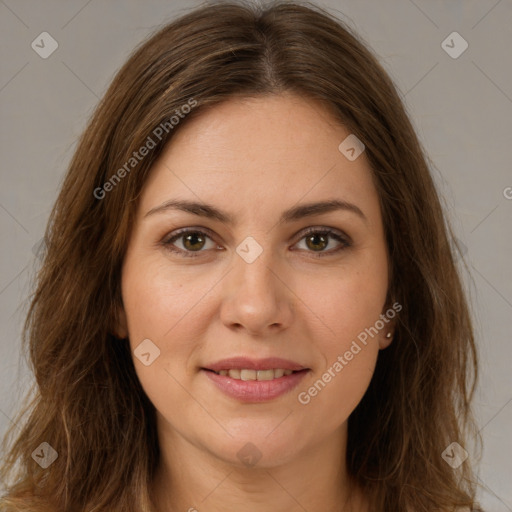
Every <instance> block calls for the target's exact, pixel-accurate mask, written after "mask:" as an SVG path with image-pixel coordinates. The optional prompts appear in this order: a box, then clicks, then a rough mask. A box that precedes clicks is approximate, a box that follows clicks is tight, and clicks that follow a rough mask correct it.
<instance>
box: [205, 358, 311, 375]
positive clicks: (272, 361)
mask: <svg viewBox="0 0 512 512" xmlns="http://www.w3.org/2000/svg"><path fill="white" fill-rule="evenodd" d="M204 368H205V369H206V370H213V371H216V372H219V371H220V370H244V369H247V370H269V369H277V368H280V369H283V370H292V371H299V370H305V369H307V368H306V367H305V366H302V365H301V364H299V363H295V362H294V361H289V360H287V359H281V358H280V357H266V358H265V359H249V358H248V357H230V358H228V359H222V360H221V361H217V362H216V363H212V364H209V365H208V366H205V367H204Z"/></svg>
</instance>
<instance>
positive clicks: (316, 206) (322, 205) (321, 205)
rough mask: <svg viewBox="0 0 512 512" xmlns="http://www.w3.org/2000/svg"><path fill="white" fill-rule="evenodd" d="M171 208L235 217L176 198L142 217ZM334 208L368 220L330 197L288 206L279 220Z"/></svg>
mask: <svg viewBox="0 0 512 512" xmlns="http://www.w3.org/2000/svg"><path fill="white" fill-rule="evenodd" d="M172 210H180V211H184V212H187V213H192V214H194V215H198V216H200V217H206V218H209V219H214V220H218V221H220V222H222V223H223V224H235V219H234V217H233V216H232V215H230V214H229V213H227V212H225V211H222V210H220V209H219V208H216V207H215V206H213V205H211V204H208V203H202V202H201V203H200V202H196V201H187V200H178V199H171V200H169V201H166V202H165V203H162V204H161V205H159V206H155V207H154V208H152V209H151V210H149V211H148V212H147V213H146V214H145V215H144V218H146V217H148V216H150V215H154V214H156V213H163V212H167V211H172ZM336 210H345V211H348V212H352V213H355V214H356V215H357V216H359V217H360V218H361V219H362V220H364V221H365V222H368V219H367V218H366V216H365V215H364V213H363V212H362V211H361V209H360V208H359V207H358V206H356V205H355V204H352V203H349V202H347V201H342V200H339V199H331V200H327V201H320V202H316V203H305V204H301V205H298V206H294V207H293V208H290V209H289V210H286V211H284V212H283V213H282V215H281V218H280V220H279V222H293V221H297V220H300V219H303V218H305V217H311V216H314V215H321V214H323V213H329V212H333V211H336Z"/></svg>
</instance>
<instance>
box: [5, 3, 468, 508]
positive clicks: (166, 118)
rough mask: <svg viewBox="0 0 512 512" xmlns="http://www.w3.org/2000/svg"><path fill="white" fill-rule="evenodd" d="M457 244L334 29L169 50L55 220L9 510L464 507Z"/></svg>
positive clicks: (179, 28)
mask: <svg viewBox="0 0 512 512" xmlns="http://www.w3.org/2000/svg"><path fill="white" fill-rule="evenodd" d="M452 239H453V238H452V234H451V231H450V228H449V226H448V225H447V222H446V220H445V218H444V216H443V212H442V208H441V206H440V201H439V198H438V194H437V192H436V189H435V187H434V184H433V181H432V178H431V176H430V173H429V169H428V165H427V162H426V157H425V155H424V153H423V150H422V148H421V146H420V144H419V142H418V139H417V137H416V135H415V133H414V130H413V128H412V126H411V123H410V121H409V119H408V118H407V115H406V113H405V110H404V107H403V105H402V103H401V101H400V98H399V96H398V94H397V92H396V90H395V88H394V86H393V84H392V82H391V80H390V79H389V77H388V76H387V75H386V73H385V71H384V70H383V68H382V67H381V66H380V64H379V63H378V62H377V60H376V59H375V57H374V56H373V55H372V54H371V52H370V51H369V50H368V49H367V48H366V47H365V46H364V45H363V43H362V42H360V41H359V40H358V38H357V36H355V35H354V34H352V33H351V32H350V31H349V30H348V29H347V27H346V26H344V25H343V23H342V22H341V21H339V20H337V19H335V18H333V17H332V16H330V15H329V14H328V13H326V12H324V11H322V10H321V9H319V8H316V7H313V6H309V7H308V6H304V5H298V4H293V3H276V4H274V5H272V6H269V7H267V8H265V9H257V8H255V7H251V6H250V5H244V4H241V3H238V4H235V3H223V4H218V5H214V6H206V7H202V8H200V9H197V10H195V11H193V12H191V13H189V14H187V15H185V16H183V17H182V18H180V19H178V20H177V21H175V22H173V23H171V24H169V25H167V26H165V27H164V28H163V29H161V30H160V31H159V32H158V33H156V34H155V35H153V36H152V37H151V39H149V40H148V41H147V42H145V43H144V44H143V45H142V46H141V47H140V48H139V49H138V50H137V51H136V52H135V53H134V54H133V55H132V56H131V57H130V59H129V60H128V61H127V63H126V64H125V65H124V66H123V68H122V69H121V70H120V72H119V73H118V74H117V76H116V77H115V79H114V81H113V83H112V85H111V86H110V88H109V90H108V91H107V93H106V95H105V97H104V98H103V100H102V101H101V103H100V105H99V106H98V108H97V110H96V112H95V114H94V116H93V118H92V120H91V121H90V123H89V125H88V127H87V129H86V131H85V133H84V134H83V136H82V139H81V141H80V143H79V146H78V148H77V150H76V153H75V155H74V157H73V159H72V162H71V164H70V168H69V171H68V173H67V176H66V179H65V181H64V183H63V185H62V190H61V192H60V195H59V197H58V200H57V202H56V205H55V207H54V210H53V212H52V215H51V219H50V222H49V225H48V229H47V233H46V243H47V253H46V255H45V259H44V263H43V266H42V269H41V272H40V274H39V276H38V283H37V284H38V286H37V290H36V293H35V296H34V298H33V302H32V304H31V308H30V311H29V314H28V318H27V322H26V325H25V333H26V342H27V343H28V349H29V353H30V358H31V362H32V364H33V370H34V374H35V377H36V380H37V395H36V396H35V397H34V399H33V402H32V403H31V404H29V405H28V406H27V410H29V411H30V417H29V419H28V421H27V422H26V423H25V424H24V426H23V430H22V432H21V433H20V434H19V435H18V436H17V438H16V439H14V440H12V445H11V446H10V451H9V452H8V456H7V457H6V462H5V465H4V466H3V472H2V475H3V478H5V479H6V481H7V478H8V479H9V484H10V487H9V489H8V492H7V493H6V495H5V496H4V499H3V501H2V503H3V504H2V505H1V507H0V510H2V511H5V512H11V511H15V510H31V511H34V512H35V511H37V512H39V511H41V512H43V511H47V510H53V511H54V510H63V511H75V510H77V511H87V512H89V511H91V512H92V511H94V512H99V511H107V510H108V511H123V512H124V511H140V510H144V511H154V512H160V511H164V510H170V511H180V510H189V511H193V510H199V511H203V510H204V511H217V510H239V511H251V512H255V511H269V510H272V511H275V512H278V511H284V510H286V511H296V510H297V511H299V510H301V511H303V510H308V511H315V510H329V511H333V512H334V511H344V512H348V511H351V512H369V511H379V512H380V511H386V512H388V511H393V512H406V511H407V512H419V511H432V510H439V511H446V512H448V511H452V510H469V509H470V508H473V507H474V506H475V505H476V503H475V492H476V484H475V481H474V480H475V478H474V476H473V473H472V470H471V467H470V458H468V452H472V449H470V447H469V445H467V443H472V442H473V440H474V439H475V437H474V436H475V431H476V429H475V428H474V424H473V421H472V415H471V408H470V402H471V397H472V394H473V390H474V386H475V382H476V376H477V354H476V348H475V343H474V338H473V330H472V325H471V318H470V313H469V311H468V305H467V302H466V298H465V296H464V293H463V290H462V287H461V280H460V277H459V275H458V271H457V268H456V265H455V263H454V261H455V259H454V256H453V253H452V249H451V245H450V240H452ZM20 417H21V416H20ZM11 434H12V432H11ZM6 440H7V438H6ZM27 454H29V455H30V456H27ZM16 464H19V467H18V468H16V471H15V469H14V468H15V465H16Z"/></svg>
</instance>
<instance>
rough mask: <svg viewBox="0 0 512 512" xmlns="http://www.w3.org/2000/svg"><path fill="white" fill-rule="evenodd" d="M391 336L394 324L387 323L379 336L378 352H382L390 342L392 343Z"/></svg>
mask: <svg viewBox="0 0 512 512" xmlns="http://www.w3.org/2000/svg"><path fill="white" fill-rule="evenodd" d="M393 335H394V323H391V322H390V323H389V324H387V325H386V327H384V329H382V332H381V333H380V336H379V350H384V349H385V348H388V347H389V345H391V342H392V341H393Z"/></svg>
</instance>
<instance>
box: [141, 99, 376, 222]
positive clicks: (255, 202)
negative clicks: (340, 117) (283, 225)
mask: <svg viewBox="0 0 512 512" xmlns="http://www.w3.org/2000/svg"><path fill="white" fill-rule="evenodd" d="M178 128H179V127H178ZM349 135H350V131H349V130H348V129H347V128H346V127H344V126H343V125H342V124H340V123H339V122H338V121H337V120H336V119H335V118H334V117H333V115H332V114H331V113H330V112H329V111H328V110H327V109H326V107H325V106H323V105H322V104H321V103H320V102H316V101H314V100H310V99H304V98H301V97H299V96H296V95H293V94H283V95H269V96H261V97H255V98H243V99H230V100H228V101H226V102H224V103H221V104H219V105H215V106H214V107H213V108H209V109H207V110H205V111H203V112H202V113H200V114H199V115H198V116H197V117H196V118H194V119H191V120H190V121H189V122H188V123H185V124H184V125H183V127H182V128H181V129H178V130H177V131H176V133H175V135H174V137H173V139H172V140H171V142H170V143H169V144H168V146H167V147H166V148H165V150H164V151H163V153H162V155H161V156H160V158H159V159H158V161H157V162H156V163H155V165H154V168H153V169H152V171H151V173H150V176H149V178H148V181H147V183H146V185H145V187H144V191H143V194H142V198H141V210H143V212H147V211H148V210H150V209H151V208H152V207H154V206H155V205H157V204H160V203H162V202H164V201H167V200H168V199H170V198H181V199H185V198H186V199H193V200H195V201H197V200H199V201H200V200H203V201H205V202H208V203H212V204H216V205H218V206H222V207H223V209H227V210H230V211H233V212H236V211H242V209H243V206H244V205H247V206H250V207H255V208H263V207H268V208H272V207H273V208H275V209H276V211H280V210H282V209H285V208H286V206H290V205H292V204H295V203H297V202H311V201H315V200H324V199H326V198H329V199H330V198H334V197H336V198H339V199H344V200H347V201H349V200H350V201H351V202H360V203H362V204H363V205H365V208H366V209H370V210H371V209H375V207H376V203H378V197H377V191H376V190H375V187H374V185H373V181H372V178H371V171H370V167H369V165H368V161H367V159H366V156H365V154H364V152H363V153H362V154H361V155H360V156H359V157H358V158H356V159H355V160H353V161H350V160H348V159H347V158H346V157H345V156H344V154H342V153H341V152H340V150H339V149H338V147H339V145H340V143H341V142H342V141H343V140H345V139H346V138H347V137H348V136H349ZM369 213H370V214H371V212H369ZM374 213H376V214H377V213H378V212H374Z"/></svg>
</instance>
